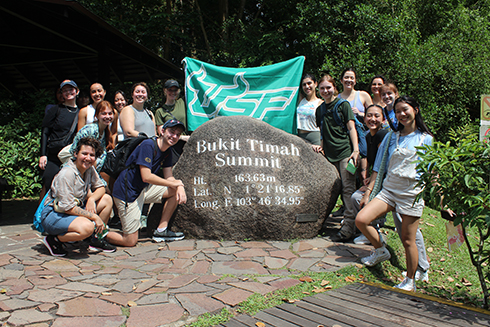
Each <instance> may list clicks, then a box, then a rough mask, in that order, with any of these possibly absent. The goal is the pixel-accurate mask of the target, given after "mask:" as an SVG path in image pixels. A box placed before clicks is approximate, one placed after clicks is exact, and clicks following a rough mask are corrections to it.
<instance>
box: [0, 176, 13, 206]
mask: <svg viewBox="0 0 490 327" xmlns="http://www.w3.org/2000/svg"><path fill="white" fill-rule="evenodd" d="M13 190H14V186H13V185H10V184H9V183H7V180H6V179H5V178H0V214H1V213H2V199H3V192H8V191H13Z"/></svg>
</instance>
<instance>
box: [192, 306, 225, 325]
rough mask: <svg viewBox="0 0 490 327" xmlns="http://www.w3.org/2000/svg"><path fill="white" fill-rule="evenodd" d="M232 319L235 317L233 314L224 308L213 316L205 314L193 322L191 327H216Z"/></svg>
mask: <svg viewBox="0 0 490 327" xmlns="http://www.w3.org/2000/svg"><path fill="white" fill-rule="evenodd" d="M232 317H233V313H232V312H231V311H230V310H229V309H227V308H224V309H222V310H221V312H220V313H219V314H214V315H211V314H209V313H205V314H203V315H201V316H200V317H199V318H198V319H197V320H196V321H195V322H193V323H192V324H190V325H189V326H191V327H205V326H214V325H218V324H221V323H225V322H227V321H228V320H229V319H231V318H232Z"/></svg>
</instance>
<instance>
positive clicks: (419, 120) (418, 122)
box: [393, 95, 432, 135]
mask: <svg viewBox="0 0 490 327" xmlns="http://www.w3.org/2000/svg"><path fill="white" fill-rule="evenodd" d="M400 102H404V103H406V104H408V105H409V106H410V107H412V108H413V109H417V113H416V114H415V124H416V125H417V129H418V130H419V131H421V132H422V133H427V134H429V135H432V132H431V131H430V129H429V127H427V125H426V124H425V122H424V119H423V118H422V112H421V110H420V105H419V103H418V102H417V100H415V99H414V98H412V97H409V96H406V95H404V96H402V97H399V98H398V99H396V100H395V104H394V105H393V110H395V108H396V105H397V104H398V103H400ZM403 128H404V126H403V125H402V124H400V123H398V128H397V131H401V130H403Z"/></svg>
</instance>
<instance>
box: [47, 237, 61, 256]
mask: <svg viewBox="0 0 490 327" xmlns="http://www.w3.org/2000/svg"><path fill="white" fill-rule="evenodd" d="M43 243H44V245H46V247H47V248H48V250H49V253H51V255H52V256H54V257H64V256H65V255H66V250H65V249H64V248H63V242H60V241H59V240H57V239H56V237H55V236H53V235H48V236H46V237H45V238H44V239H43Z"/></svg>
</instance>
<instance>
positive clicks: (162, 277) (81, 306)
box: [0, 224, 370, 327]
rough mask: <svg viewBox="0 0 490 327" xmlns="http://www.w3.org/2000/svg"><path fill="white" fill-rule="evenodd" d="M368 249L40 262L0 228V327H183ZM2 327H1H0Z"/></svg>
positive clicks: (152, 247)
mask: <svg viewBox="0 0 490 327" xmlns="http://www.w3.org/2000/svg"><path fill="white" fill-rule="evenodd" d="M369 251H370V247H369V246H359V245H355V244H340V243H332V242H328V241H326V240H324V239H321V238H317V239H312V240H300V241H298V242H274V241H270V242H217V241H209V240H182V241H178V242H172V243H167V244H165V243H152V242H151V241H150V240H143V241H142V242H140V243H139V244H138V245H137V246H136V247H135V248H118V250H117V251H116V252H115V253H110V254H106V253H97V254H92V253H89V254H83V253H80V252H79V251H78V249H73V251H72V252H71V253H70V254H69V256H67V257H63V258H56V257H52V256H50V255H49V253H48V251H47V250H46V248H45V246H44V245H43V244H42V242H41V236H40V234H39V233H38V232H36V231H33V230H31V228H30V225H29V224H21V225H12V226H2V227H0V293H1V294H0V309H1V312H0V322H1V323H4V322H7V324H8V325H13V326H23V325H35V326H37V327H43V326H56V327H58V326H71V327H77V326H83V327H85V326H107V327H110V326H115V327H117V326H120V325H122V324H124V323H125V324H126V326H128V327H134V326H144V327H150V326H161V325H163V326H184V325H187V324H189V323H191V322H192V321H195V320H196V318H197V316H199V315H201V314H203V313H206V312H211V313H214V312H219V311H220V310H221V309H222V308H225V307H234V306H236V305H237V304H238V303H240V302H242V301H244V300H246V299H247V298H248V297H249V296H250V295H252V294H253V293H260V294H266V293H269V292H272V291H275V290H277V289H282V288H287V287H291V286H294V285H296V284H298V283H300V281H299V280H298V279H295V278H291V277H290V275H294V274H298V273H300V272H303V271H318V272H321V271H331V270H337V269H339V268H341V267H343V266H346V265H350V264H353V263H354V262H355V261H356V260H357V258H358V256H364V255H367V254H369ZM2 326H3V325H2Z"/></svg>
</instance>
